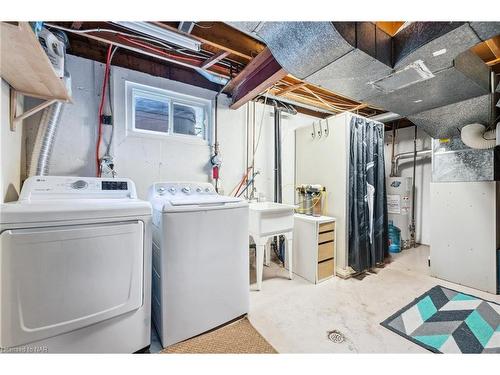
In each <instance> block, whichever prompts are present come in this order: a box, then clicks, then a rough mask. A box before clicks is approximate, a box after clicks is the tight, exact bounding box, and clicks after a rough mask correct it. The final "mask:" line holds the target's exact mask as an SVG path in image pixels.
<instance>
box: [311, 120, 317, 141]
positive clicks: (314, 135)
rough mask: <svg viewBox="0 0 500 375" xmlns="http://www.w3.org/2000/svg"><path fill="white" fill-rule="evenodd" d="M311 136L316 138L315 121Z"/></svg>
mask: <svg viewBox="0 0 500 375" xmlns="http://www.w3.org/2000/svg"><path fill="white" fill-rule="evenodd" d="M311 137H312V139H315V138H316V127H315V126H314V121H313V131H312V133H311Z"/></svg>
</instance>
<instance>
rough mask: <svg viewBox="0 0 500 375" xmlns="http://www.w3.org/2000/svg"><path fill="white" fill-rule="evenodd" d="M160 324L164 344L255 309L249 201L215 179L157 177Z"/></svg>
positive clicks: (152, 194)
mask: <svg viewBox="0 0 500 375" xmlns="http://www.w3.org/2000/svg"><path fill="white" fill-rule="evenodd" d="M149 199H150V201H151V204H152V206H153V299H152V305H153V307H152V308H153V313H152V314H153V323H154V324H155V326H156V328H157V331H158V334H159V336H160V339H161V342H162V345H163V346H164V347H166V346H169V345H172V344H175V343H177V342H180V341H183V340H186V339H188V338H190V337H193V336H196V335H198V334H200V333H203V332H206V331H208V330H210V329H212V328H215V327H217V326H220V325H223V324H224V323H227V322H229V321H231V320H233V319H235V318H237V317H239V316H242V315H244V314H246V313H247V312H248V306H249V298H250V294H249V264H248V258H249V256H248V203H247V202H246V201H244V200H242V199H239V198H233V197H226V196H221V195H218V194H217V193H216V192H215V189H214V187H213V186H212V185H211V184H209V183H180V182H177V183H170V182H165V183H156V184H154V185H153V186H152V187H151V188H150V191H149Z"/></svg>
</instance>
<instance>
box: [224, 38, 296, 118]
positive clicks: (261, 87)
mask: <svg viewBox="0 0 500 375" xmlns="http://www.w3.org/2000/svg"><path fill="white" fill-rule="evenodd" d="M287 74H288V73H287V72H286V70H285V69H283V68H282V67H281V65H280V64H279V63H278V62H277V61H276V59H275V58H274V56H273V54H272V53H271V51H270V50H269V48H267V47H266V48H265V49H264V51H262V52H261V53H259V54H258V55H257V57H255V58H254V59H253V60H252V61H250V63H249V64H248V65H247V66H246V67H245V68H244V69H243V70H242V71H241V72H240V74H238V75H237V76H236V77H235V78H233V80H232V81H231V82H230V83H229V85H228V87H227V88H226V91H229V92H230V93H231V95H232V97H233V103H232V104H231V106H230V108H232V109H237V108H239V107H241V106H242V105H243V104H245V103H247V102H249V101H250V100H252V99H253V98H255V97H256V96H257V95H259V94H260V93H261V92H263V91H265V90H267V89H268V88H270V87H271V86H273V85H274V84H275V83H276V82H278V81H279V80H280V79H282V78H283V77H285V76H286V75H287Z"/></svg>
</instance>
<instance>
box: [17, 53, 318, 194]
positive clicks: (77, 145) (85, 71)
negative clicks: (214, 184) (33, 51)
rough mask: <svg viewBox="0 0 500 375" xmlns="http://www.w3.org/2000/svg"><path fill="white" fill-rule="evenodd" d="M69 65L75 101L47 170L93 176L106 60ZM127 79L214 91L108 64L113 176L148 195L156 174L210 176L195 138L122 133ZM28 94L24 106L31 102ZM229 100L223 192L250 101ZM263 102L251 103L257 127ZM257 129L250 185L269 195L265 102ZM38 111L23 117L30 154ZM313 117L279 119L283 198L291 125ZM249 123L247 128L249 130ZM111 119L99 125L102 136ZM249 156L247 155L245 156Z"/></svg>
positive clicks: (222, 106)
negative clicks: (239, 104) (255, 172)
mask: <svg viewBox="0 0 500 375" xmlns="http://www.w3.org/2000/svg"><path fill="white" fill-rule="evenodd" d="M67 66H68V69H69V71H70V73H71V77H72V91H73V104H68V105H66V106H65V108H64V110H63V114H62V116H61V124H60V128H59V131H58V135H57V139H56V143H55V146H54V151H53V154H52V159H51V169H50V174H51V175H73V176H95V142H96V133H97V131H96V127H97V111H98V105H99V100H100V95H101V94H100V91H101V84H102V79H103V74H104V65H103V64H101V63H98V62H95V61H92V60H88V59H83V58H80V57H75V56H71V55H69V56H68V60H67ZM125 81H132V82H137V83H141V84H145V85H150V86H154V87H159V88H163V89H167V90H171V91H175V92H178V93H182V94H187V95H192V96H195V97H199V98H206V99H213V98H214V97H215V94H216V93H215V92H213V91H210V90H206V89H203V88H199V87H195V86H191V85H187V84H184V83H180V82H176V81H171V80H168V79H164V78H161V77H154V76H151V75H148V74H145V73H141V72H137V71H133V70H129V69H124V68H119V67H112V71H111V82H112V89H111V91H112V98H113V99H112V102H113V114H114V123H115V126H116V128H115V131H116V132H115V137H114V140H113V148H112V150H113V152H112V153H113V154H114V157H115V166H116V171H117V173H118V175H119V176H122V177H129V178H131V179H132V180H134V182H135V184H136V187H137V191H138V195H139V197H141V198H147V189H148V187H149V186H150V185H151V184H152V183H154V182H157V181H167V180H174V181H210V180H211V166H210V164H209V158H210V152H211V150H210V145H209V144H208V142H202V141H201V140H198V139H195V140H185V139H184V140H181V139H179V138H175V139H174V138H167V137H161V138H151V137H137V136H129V135H128V134H127V133H126V127H127V124H126V116H127V115H126V112H127V111H126V107H125V87H124V86H125ZM36 103H37V101H36V100H30V101H29V103H28V107H29V106H32V105H34V104H36ZM229 104H230V100H229V99H228V98H227V97H226V96H225V95H221V96H220V97H219V103H218V108H219V112H218V123H219V132H218V133H219V134H218V139H219V144H220V152H221V157H222V168H221V172H220V187H221V188H222V192H223V193H224V194H229V193H231V191H232V190H233V188H234V186H236V184H237V183H238V182H239V181H240V180H241V178H242V176H243V174H244V173H245V165H246V158H247V155H246V138H247V121H246V117H247V116H246V115H247V111H249V110H250V112H251V113H250V114H252V113H253V105H254V103H250V104H247V105H245V106H243V107H241V108H240V109H238V110H232V109H230V108H229ZM263 108H264V105H262V104H259V103H255V112H256V128H257V129H258V127H259V124H260V120H261V118H262V109H263ZM265 108H266V110H265V113H264V120H263V123H262V136H261V141H260V145H259V148H258V152H257V156H256V163H255V166H256V170H260V171H261V175H259V176H258V177H257V179H256V181H255V183H256V188H257V190H258V191H259V192H261V193H262V194H263V195H264V196H265V197H266V198H267V199H268V200H272V198H273V168H274V166H273V157H274V156H273V155H274V153H273V152H274V127H273V124H274V122H273V121H274V119H273V116H272V113H273V109H272V107H271V106H269V105H268V106H266V107H265ZM39 120H40V116H39V115H37V116H34V117H32V118H30V119H29V120H28V121H27V127H26V129H27V136H26V143H27V144H28V145H29V146H28V152H27V153H28V157H29V156H30V153H31V149H32V144H33V142H34V139H35V135H36V129H37V127H38V122H39ZM312 120H313V118H312V117H309V116H304V115H300V114H298V115H295V116H287V115H284V117H283V121H282V142H283V148H282V149H283V156H282V160H283V184H284V186H285V188H284V201H285V202H287V203H293V200H294V190H293V182H294V169H295V167H294V162H295V156H294V155H295V154H294V131H293V130H294V129H295V128H296V127H298V126H305V125H310V124H311V123H312ZM251 126H252V125H251V124H250V131H251ZM109 130H110V126H106V125H103V133H104V137H105V139H108V138H107V137H108V134H109ZM250 160H251V157H250Z"/></svg>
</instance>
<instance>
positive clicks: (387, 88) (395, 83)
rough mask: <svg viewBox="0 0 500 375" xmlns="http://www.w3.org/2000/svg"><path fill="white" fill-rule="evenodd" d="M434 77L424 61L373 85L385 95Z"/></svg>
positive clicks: (417, 62)
mask: <svg viewBox="0 0 500 375" xmlns="http://www.w3.org/2000/svg"><path fill="white" fill-rule="evenodd" d="M432 77H434V74H432V73H431V71H430V70H429V69H428V68H427V67H426V66H425V64H424V62H423V61H422V60H418V61H415V62H414V63H412V64H410V65H407V66H406V67H405V68H403V69H401V70H398V71H396V72H394V73H391V74H389V75H388V76H386V77H384V78H381V79H379V80H377V81H374V82H371V85H373V86H374V87H375V88H376V89H378V90H379V91H381V92H383V93H390V92H393V91H396V90H399V89H401V88H403V87H407V86H410V85H413V84H415V83H417V82H421V81H425V80H427V79H429V78H432Z"/></svg>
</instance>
